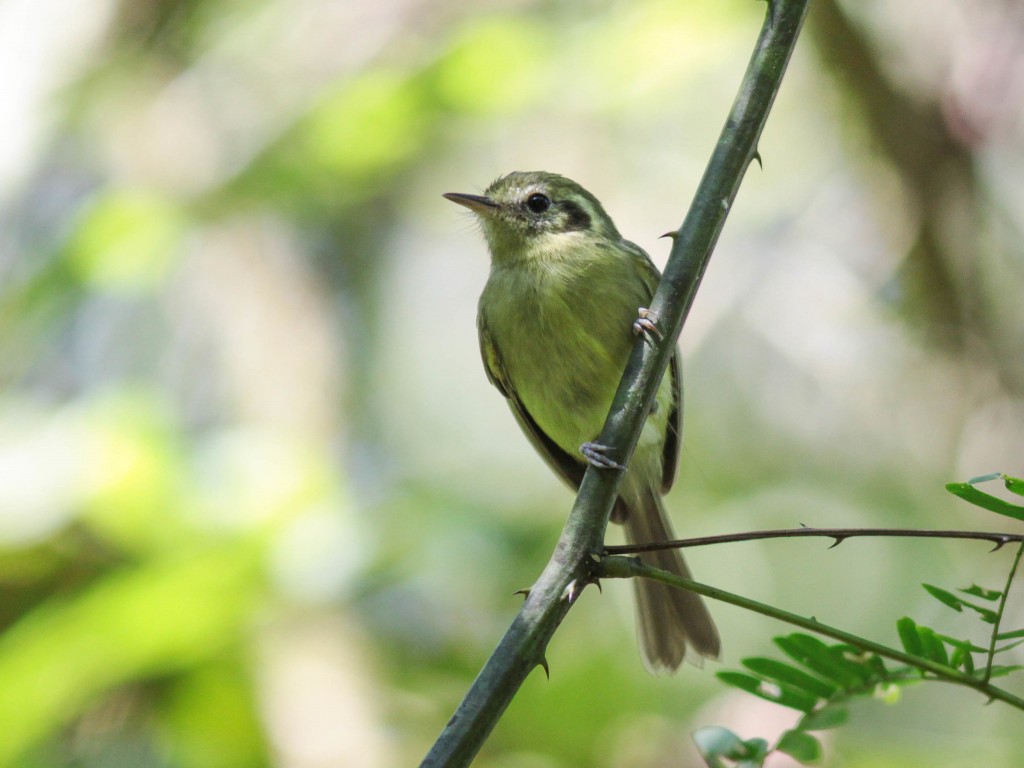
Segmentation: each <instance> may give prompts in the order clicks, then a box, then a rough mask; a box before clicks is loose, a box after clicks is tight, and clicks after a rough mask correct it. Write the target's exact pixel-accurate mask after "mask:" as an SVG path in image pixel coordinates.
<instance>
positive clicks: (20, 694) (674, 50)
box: [0, 0, 1024, 768]
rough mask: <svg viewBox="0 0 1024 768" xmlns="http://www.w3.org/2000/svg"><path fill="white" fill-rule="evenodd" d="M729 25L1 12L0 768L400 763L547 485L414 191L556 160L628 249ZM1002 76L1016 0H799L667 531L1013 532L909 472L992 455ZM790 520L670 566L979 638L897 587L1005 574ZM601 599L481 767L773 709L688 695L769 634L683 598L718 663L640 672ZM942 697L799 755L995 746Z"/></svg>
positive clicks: (418, 753)
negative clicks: (494, 380)
mask: <svg viewBox="0 0 1024 768" xmlns="http://www.w3.org/2000/svg"><path fill="white" fill-rule="evenodd" d="M763 8H764V6H763V5H762V4H754V3H751V2H749V0H691V1H690V2H671V1H669V0H632V1H631V2H625V1H624V0H619V1H618V2H615V1H611V0H584V2H578V3H571V4H570V3H556V2H528V1H526V0H521V1H517V0H507V1H505V2H490V3H477V4H468V3H454V2H447V3H445V2H440V3H439V2H426V1H425V0H377V2H374V3H367V2H357V1H356V0H347V1H346V0H343V1H342V2H331V1H330V0H256V1H255V2H253V1H250V2H239V1H238V0H166V1H163V2H161V0H2V1H0V136H2V137H3V140H2V142H0V734H2V736H0V768H7V767H8V766H36V767H43V768H46V767H49V766H54V767H56V766H81V767H83V768H91V767H93V766H96V767H97V768H99V767H100V766H102V767H104V768H118V767H119V766H132V767H135V766H167V767H168V768H243V767H245V768H253V767H257V768H258V767H259V766H274V767H275V768H277V767H280V768H330V767H333V766H354V767H355V768H364V767H365V768H389V767H390V766H402V765H412V764H416V763H417V762H418V761H419V759H420V758H421V757H422V756H423V754H424V753H425V751H426V750H427V748H428V747H429V745H430V744H431V742H432V741H433V739H434V738H435V737H436V735H437V734H438V732H439V731H440V729H441V728H442V726H443V725H444V723H445V722H446V720H447V719H448V717H449V716H450V715H451V713H452V711H453V710H454V707H455V706H456V704H457V703H458V701H459V699H460V698H461V696H462V694H463V693H464V692H465V690H466V689H467V687H468V686H469V684H470V682H471V681H472V679H473V677H474V675H475V673H476V671H477V670H478V669H479V667H480V666H481V665H482V664H483V662H484V660H485V659H486V657H487V655H488V654H489V653H490V651H491V650H492V648H493V647H494V645H495V644H496V642H497V641H498V639H499V637H500V635H501V633H502V632H503V630H504V628H505V627H506V626H507V624H508V623H509V621H510V620H511V618H512V617H513V615H514V613H515V611H516V610H517V608H518V605H519V598H518V597H515V596H514V595H513V592H514V590H516V589H519V588H522V587H526V586H529V584H531V583H532V581H533V579H534V578H535V577H536V575H537V574H538V573H539V571H540V569H541V568H542V567H543V564H544V563H545V562H546V560H547V558H548V556H549V554H550V552H551V549H552V547H553V544H554V542H555V540H556V538H557V536H558V534H559V532H560V530H561V525H562V522H563V521H564V519H565V516H566V514H567V512H568V509H569V507H570V504H571V496H570V494H569V493H568V492H567V491H566V489H565V488H564V487H562V486H561V485H560V484H559V482H558V481H557V480H556V479H555V478H554V477H553V476H552V474H551V473H550V472H549V471H548V469H547V468H546V467H545V466H544V464H543V462H541V461H540V460H539V459H538V458H537V457H536V456H535V455H534V454H533V453H532V451H531V449H530V448H529V446H528V445H527V443H526V441H525V440H524V439H523V438H522V436H521V435H520V434H519V433H518V430H517V428H516V426H515V424H514V421H513V419H512V418H511V416H510V415H509V413H508V412H507V409H506V406H505V404H504V403H503V402H502V399H501V397H500V396H499V395H498V393H497V392H496V391H495V390H493V388H492V387H490V386H489V384H488V383H487V381H486V378H485V376H484V373H483V370H482V367H481V365H480V362H479V357H478V351H477V342H476V330H475V303H476V298H477V296H478V294H479V291H480V289H481V288H482V286H483V283H484V280H485V278H486V274H487V269H488V264H487V257H486V252H485V249H484V246H483V242H482V238H481V237H480V235H479V232H478V231H477V229H476V227H475V225H474V224H473V222H472V220H471V219H470V218H469V216H468V215H467V214H466V212H464V211H463V210H461V209H459V208H457V207H456V206H454V205H452V204H450V203H448V202H446V201H445V200H443V199H442V198H441V193H443V192H449V191H461V192H479V191H480V190H482V189H483V188H484V187H485V186H486V185H487V184H488V183H489V182H490V181H491V180H492V179H494V178H495V177H496V176H498V175H500V174H502V173H505V172H508V171H510V170H517V169H518V170H536V169H545V170H550V171H557V172H560V173H563V174H566V175H568V176H570V177H572V178H574V179H576V180H578V181H579V182H581V183H582V184H583V185H584V186H586V187H587V188H588V189H590V190H591V191H592V192H594V193H595V194H596V195H597V196H598V197H599V198H600V199H601V200H602V201H603V202H604V204H605V206H606V208H607V209H608V211H609V212H610V213H611V214H612V215H613V217H614V218H615V220H616V223H617V224H618V226H619V229H620V230H622V231H623V232H624V233H625V234H626V236H627V237H629V238H630V239H632V240H635V241H636V242H637V243H639V244H640V245H641V246H643V247H644V248H645V249H647V250H648V251H649V252H650V253H651V254H652V257H653V258H654V259H655V261H656V262H658V263H663V261H664V259H665V257H666V255H667V252H668V245H667V241H665V240H659V239H658V236H659V235H660V234H661V233H663V232H665V231H666V230H669V229H673V228H675V227H677V226H678V225H679V223H680V222H681V221H682V218H683V215H684V213H685V210H686V207H687V204H688V203H689V200H690V197H691V196H692V194H693V191H694V188H695V187H696V184H697V182H698V180H699V178H700V175H701V173H702V170H703V167H704V164H705V162H706V159H707V157H708V156H709V154H710V151H711V149H712V147H713V145H714V141H715V139H716V137H717V134H718V131H719V129H720V127H721V125H722V123H723V121H724V118H725V115H726V112H727V110H728V107H729V105H730V103H731V101H732V98H733V95H734V93H735V90H736V87H737V85H738V83H739V80H740V77H741V75H742V72H743V70H744V68H745V66H746V63H747V60H748V58H749V55H750V51H751V49H752V46H753V42H754V40H755V37H756V35H757V32H758V29H759V27H760V24H761V18H762V13H763ZM1022 104H1024V6H1021V4H1020V3H1019V2H1016V0H981V1H980V2H968V0H929V2H924V1H923V0H914V1H913V2H912V1H911V0H905V2H901V3H884V2H878V1H875V0H872V1H865V0H861V2H852V0H851V1H850V2H838V0H818V2H815V3H814V4H813V8H812V11H811V14H810V17H809V19H808V23H807V27H806V28H805V34H804V37H803V38H802V40H801V42H800V45H799V47H798V50H797V52H796V54H795V56H794V59H793V62H792V65H791V68H790V72H789V74H788V76H787V79H786V82H785V84H784V87H783V89H782V92H781V94H780V96H779V98H778V100H777V101H776V104H775V108H774V111H773V114H772V116H771V118H770V120H769V123H768V127H767V130H766V132H765V134H764V137H763V141H762V143H761V154H762V156H763V158H764V168H763V170H762V169H760V168H758V167H756V166H754V167H753V168H751V170H750V173H749V174H748V176H747V178H746V180H745V182H744V184H743V187H742V189H741V191H740V195H739V198H738V200H737V203H736V205H735V207H734V209H733V211H732V213H731V216H730V218H729V221H728V223H727V225H726V229H725V232H724V234H723V236H722V238H721V241H720V243H719V246H718V249H717V252H716V254H715V256H714V258H713V260H712V262H711V266H710V269H709V271H708V273H707V276H706V279H705V281H704V284H703V287H702V289H701V292H700V294H699V295H698V298H697V301H696V304H695V306H694V308H693V311H692V313H691V315H690V318H689V321H688V324H687V326H686V328H685V330H684V332H683V338H682V349H683V351H684V357H685V371H686V374H685V378H686V392H687V401H686V440H685V444H684V450H683V459H682V467H681V470H680V475H679V478H678V480H677V482H676V486H675V489H674V490H673V493H672V495H671V496H670V498H669V501H668V505H669V507H670V509H672V510H673V512H674V514H675V518H676V527H677V528H678V530H679V531H680V533H684V534H692V535H699V534H711V533H727V532H735V531H743V530H752V529H759V528H775V527H788V526H797V525H800V524H807V525H814V526H851V527H852V526H893V527H929V528H937V527H960V528H966V529H979V528H982V529H996V530H1013V529H1014V526H1013V524H1012V523H1011V522H1010V521H1007V520H1003V519H998V518H994V517H993V516H991V515H988V514H986V513H983V512H981V511H980V510H977V509H975V508H972V507H969V506H968V505H966V504H965V503H963V502H960V501H958V500H956V499H955V498H953V497H952V496H950V495H948V494H946V493H945V492H944V490H943V487H942V486H943V483H945V482H947V481H951V480H966V479H967V478H970V477H973V476H975V475H980V474H984V473H988V472H992V471H996V470H1001V471H1005V472H1008V473H1010V474H1016V475H1018V476H1019V475H1021V474H1022V473H1024V450H1022V449H1024V355H1022V354H1021V350H1022V348H1024V301H1022V299H1021V297H1022V295H1024V245H1022V243H1024V239H1022V231H1024V185H1022V184H1021V182H1020V179H1021V176H1022V174H1024V109H1022ZM1017 528H1018V529H1019V526H1017ZM611 535H612V537H613V540H618V539H617V538H614V537H616V536H617V533H616V532H613V533H612V534H611ZM827 544H828V542H827V541H812V540H801V541H775V542H766V543H756V544H755V543H748V544H738V545H732V546H727V547H725V546H723V547H715V548H707V549H703V550H699V551H692V552H691V553H690V554H689V555H688V557H689V559H690V561H691V563H692V565H693V567H694V571H695V573H696V575H697V577H698V578H700V579H702V580H704V581H707V582H711V583H713V584H716V585H718V586H721V587H723V588H726V589H729V590H734V591H737V592H740V593H743V594H746V595H749V596H751V597H754V598H756V599H759V600H763V601H767V602H771V603H774V604H777V605H779V606H781V607H784V608H787V609H789V610H792V611H797V612H800V613H803V614H806V615H814V616H817V617H818V618H819V619H821V620H822V621H826V622H829V623H832V624H837V625H840V626H842V627H844V628H846V629H849V630H851V631H854V632H858V633H862V634H866V635H869V636H871V637H873V638H876V639H878V640H880V641H882V642H886V643H890V644H897V637H896V633H895V629H894V624H895V621H896V620H897V619H898V618H899V617H900V616H902V615H905V614H908V613H909V614H910V615H912V616H914V617H915V618H916V619H917V620H918V621H920V622H923V623H926V624H932V625H934V626H935V627H936V628H937V629H938V630H940V631H942V632H944V633H947V634H950V635H954V636H957V637H971V638H974V639H981V638H984V637H985V635H984V627H983V626H982V625H981V624H980V623H979V622H977V621H976V620H975V619H973V618H972V617H969V616H959V615H956V614H953V613H951V612H950V611H948V610H946V609H944V608H942V607H941V606H939V604H938V603H936V602H935V601H934V600H931V599H930V598H929V597H928V596H927V595H926V594H925V593H924V592H923V590H922V589H921V588H920V586H919V584H920V582H924V581H927V582H930V583H934V584H937V585H939V586H943V587H946V588H950V589H952V588H956V587H962V586H967V585H969V584H970V583H972V582H978V583H980V584H983V585H985V586H988V587H993V588H1001V587H1002V585H1003V582H1004V579H1005V573H1006V569H1007V568H1008V567H1009V563H1010V559H1011V556H1012V553H1011V552H999V553H996V554H988V551H987V550H988V548H987V546H986V545H984V544H978V543H949V542H935V541H916V542H911V541H906V542H897V541H892V540H880V539H879V540H867V539H864V540H855V541H848V542H846V543H845V544H843V545H842V546H841V547H839V548H837V549H835V550H827V549H826V546H827ZM630 597H631V595H630V588H629V586H628V585H626V584H624V583H608V584H605V585H604V591H603V593H599V592H598V591H597V590H587V592H586V593H585V594H584V596H583V598H582V599H581V601H580V603H579V604H578V605H577V607H576V608H575V609H574V610H573V611H572V613H571V614H570V616H569V618H568V620H567V621H566V623H565V624H564V625H563V626H562V628H561V629H560V630H559V632H558V633H557V635H556V637H555V639H554V641H553V643H552V645H551V647H550V649H549V651H548V659H549V662H550V666H551V679H550V680H546V679H545V678H544V676H543V674H534V675H533V676H531V677H530V678H529V680H528V681H527V683H526V685H525V687H524V689H523V690H522V691H521V693H520V695H519V696H518V697H517V698H516V699H515V701H514V702H513V704H512V705H511V707H510V708H509V710H508V712H507V714H506V716H505V718H504V719H503V720H502V722H501V723H500V724H499V726H498V728H497V729H496V731H495V732H494V734H493V736H492V738H491V740H490V741H489V742H488V744H487V746H486V748H485V750H484V751H483V753H482V754H481V755H480V757H479V759H478V760H477V762H476V764H477V765H479V766H492V767H500V768H557V767H560V766H595V767H598V768H617V767H619V766H641V767H646V766H669V765H671V766H678V765H684V766H694V765H698V764H699V762H698V758H697V757H695V755H694V753H693V752H692V750H691V748H690V747H689V736H688V734H689V732H690V731H691V730H693V729H694V728H696V727H699V726H701V725H709V724H722V725H727V726H729V727H732V728H733V729H735V730H736V731H737V732H738V733H740V735H742V736H744V737H753V736H764V737H767V738H771V737H772V736H773V734H775V733H777V732H778V730H779V729H781V728H784V727H786V726H788V725H790V724H791V723H792V722H793V721H794V717H793V716H792V715H791V714H790V713H789V712H787V711H784V710H778V709H776V708H774V707H772V706H770V705H763V706H759V705H758V704H757V703H756V702H755V701H754V700H753V698H752V697H749V696H745V695H738V694H733V693H730V692H729V691H727V690H725V689H724V688H723V687H722V686H721V685H719V684H718V683H716V681H715V679H714V677H713V672H714V671H715V670H717V669H721V668H732V667H735V666H737V665H738V663H739V659H740V657H741V656H743V655H751V654H772V653H773V649H772V646H771V644H770V637H771V636H772V635H773V634H782V633H785V632H787V631H788V628H787V627H785V626H783V625H779V624H777V623H774V622H770V621H768V620H767V619H764V618H762V617H759V616H753V615H747V614H745V613H743V612H741V611H738V610H736V609H732V608H730V607H728V606H722V605H712V611H713V612H714V614H715V616H716V619H717V621H718V623H719V627H720V629H721V630H722V635H723V638H724V643H725V652H724V659H723V662H722V663H721V664H718V663H708V664H706V665H705V667H704V668H703V669H698V668H695V667H687V668H686V669H684V670H682V671H681V672H680V674H679V675H678V676H676V677H674V678H668V679H655V678H652V677H649V676H648V675H647V674H646V673H645V672H644V670H643V668H642V666H641V664H640V661H639V657H638V654H637V651H636V648H635V643H634V638H633V618H632V609H631V604H630ZM1009 614H1010V615H1008V618H1007V628H1017V627H1020V626H1021V625H1024V615H1022V614H1024V609H1022V603H1021V601H1020V600H1017V601H1016V603H1015V604H1014V603H1012V602H1011V608H1010V611H1009ZM1017 660H1018V661H1020V657H1019V656H1018V657H1017ZM1007 661H1011V660H1010V659H1007ZM1011 687H1012V684H1011ZM1016 689H1017V691H1018V693H1020V692H1021V691H1020V689H1021V684H1020V683H1019V682H1018V683H1016ZM983 704H984V701H983V700H982V699H981V698H980V697H978V696H975V695H972V694H969V693H968V692H965V691H960V690H956V689H952V688H950V687H938V686H934V685H932V686H928V687H917V688H911V689H909V690H907V691H906V693H905V695H904V699H903V701H902V702H901V703H900V704H899V705H898V706H895V707H893V706H890V705H887V704H885V703H883V702H881V701H876V702H866V703H864V704H863V705H859V706H858V707H856V708H855V709H854V712H853V717H852V721H851V723H850V725H849V726H847V727H846V728H844V729H842V730H840V731H838V732H836V733H834V734H830V735H829V736H830V741H829V744H828V747H827V749H828V755H829V756H828V759H827V763H828V764H829V765H842V766H847V767H861V766H863V767H867V766H871V767H888V766H893V767H895V766H919V765H930V766H961V765H968V764H970V765H982V764H983V765H987V766H1015V765H1019V764H1020V758H1019V755H1020V746H1019V736H1018V734H1019V732H1020V714H1019V713H1016V712H1012V711H1010V710H1009V709H1008V708H1007V707H1005V706H1002V705H998V704H996V705H992V706H989V707H985V706H983ZM778 765H783V763H778Z"/></svg>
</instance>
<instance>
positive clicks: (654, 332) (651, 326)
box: [633, 307, 665, 346]
mask: <svg viewBox="0 0 1024 768" xmlns="http://www.w3.org/2000/svg"><path fill="white" fill-rule="evenodd" d="M637 314H638V315H639V317H638V318H637V320H636V322H634V323H633V333H635V334H636V335H637V336H643V337H644V341H646V342H647V343H648V344H650V345H652V346H653V345H654V338H655V337H657V339H658V341H661V340H662V339H664V338H665V336H664V335H663V334H662V332H661V330H660V329H659V328H658V326H657V325H656V323H657V322H658V316H657V315H656V314H655V313H654V312H652V311H651V310H649V309H647V307H640V309H638V310H637Z"/></svg>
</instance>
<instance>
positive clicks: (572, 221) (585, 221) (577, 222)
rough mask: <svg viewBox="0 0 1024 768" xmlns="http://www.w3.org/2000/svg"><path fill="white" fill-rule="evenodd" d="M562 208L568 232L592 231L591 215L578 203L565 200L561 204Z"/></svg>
mask: <svg viewBox="0 0 1024 768" xmlns="http://www.w3.org/2000/svg"><path fill="white" fill-rule="evenodd" d="M561 208H562V210H564V211H565V231H566V232H574V231H576V230H584V229H590V214H589V213H587V212H586V211H585V210H583V208H582V207H581V206H580V205H579V204H578V203H575V202H573V201H572V200H565V201H564V202H562V203H561Z"/></svg>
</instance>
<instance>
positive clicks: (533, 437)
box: [477, 312, 586, 488]
mask: <svg viewBox="0 0 1024 768" xmlns="http://www.w3.org/2000/svg"><path fill="white" fill-rule="evenodd" d="M477 331H478V333H479V335H480V354H481V356H482V357H483V360H484V370H486V371H487V378H488V379H489V380H490V382H491V384H493V385H494V386H495V387H497V388H498V391H499V392H501V394H503V395H504V396H505V399H506V400H507V401H508V405H509V408H511V409H512V414H513V415H514V416H515V417H516V421H518V422H519V426H520V427H521V428H522V430H523V433H524V434H525V435H526V436H527V438H529V440H530V443H531V444H532V445H533V447H534V448H535V449H536V451H537V453H539V454H540V455H541V456H542V457H543V459H544V461H546V462H547V463H548V466H550V467H551V469H552V470H554V472H555V474H556V475H558V476H559V477H560V478H562V479H563V480H564V481H565V482H566V483H568V484H569V485H570V486H571V487H573V488H579V485H580V483H581V482H583V473H584V471H585V470H586V465H585V464H584V463H583V460H582V458H579V459H578V458H575V457H573V456H570V455H569V454H568V453H566V452H565V451H563V450H562V449H561V448H560V447H559V446H558V445H557V444H556V443H555V442H554V440H552V439H551V438H550V437H548V435H547V434H546V433H545V432H544V430H542V429H541V428H540V427H539V426H538V425H537V422H536V421H534V420H533V417H532V416H531V415H530V413H529V411H527V410H526V407H525V406H524V405H523V401H522V400H520V399H519V395H518V394H517V393H516V390H515V387H513V386H512V382H510V381H509V379H508V376H507V375H506V374H505V367H504V366H503V365H502V362H501V353H500V351H499V349H498V347H497V345H496V344H495V343H494V338H493V337H492V336H491V334H490V332H489V331H488V329H487V323H486V321H485V319H484V315H483V313H482V312H481V313H480V314H479V316H478V318H477Z"/></svg>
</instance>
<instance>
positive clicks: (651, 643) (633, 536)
mask: <svg viewBox="0 0 1024 768" xmlns="http://www.w3.org/2000/svg"><path fill="white" fill-rule="evenodd" d="M621 503H622V500H621V499H620V504H621ZM623 512H624V513H625V514H623V515H622V517H624V518H625V519H624V520H623V521H622V522H623V523H624V525H625V527H626V540H627V541H629V542H630V543H632V544H647V543H653V542H657V541H668V540H670V539H673V538H675V536H674V535H673V533H672V526H671V524H670V523H669V521H668V518H667V517H666V515H665V508H664V507H663V506H662V503H661V496H659V495H658V493H657V492H655V491H653V490H649V491H647V492H645V493H644V494H643V495H642V496H641V497H640V503H638V504H636V505H635V506H634V505H631V506H629V508H628V509H626V510H623ZM640 559H641V560H643V561H644V562H645V563H647V564H649V565H653V566H654V567H656V568H661V569H662V570H665V571H669V572H671V573H675V574H677V575H680V576H685V577H686V578H690V571H689V569H688V568H687V567H686V563H685V562H683V557H682V555H681V554H680V553H679V550H678V549H663V550H659V551H657V552H644V553H642V554H641V555H640ZM633 581H634V584H635V585H636V623H637V635H638V640H639V643H640V654H641V656H642V657H643V660H644V664H645V666H646V667H647V668H648V669H649V670H650V671H651V672H654V673H655V674H659V673H660V674H671V673H672V672H674V671H675V670H676V669H677V668H678V667H679V665H680V664H681V663H682V661H683V656H684V655H685V653H686V648H687V646H690V647H692V648H693V650H695V651H696V652H697V653H699V654H700V655H701V656H706V657H709V658H717V657H718V655H719V652H720V651H721V641H720V640H719V637H718V630H716V629H715V624H714V622H713V621H712V620H711V614H710V613H708V609H707V606H705V605H704V601H703V599H701V597H700V595H697V594H695V593H693V592H689V591H687V590H685V589H678V588H676V587H670V586H668V585H667V584H661V583H660V582H657V581H651V580H650V579H634V580H633Z"/></svg>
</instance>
